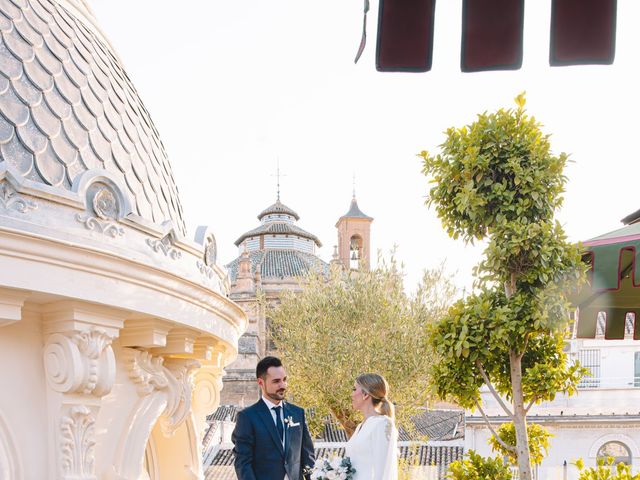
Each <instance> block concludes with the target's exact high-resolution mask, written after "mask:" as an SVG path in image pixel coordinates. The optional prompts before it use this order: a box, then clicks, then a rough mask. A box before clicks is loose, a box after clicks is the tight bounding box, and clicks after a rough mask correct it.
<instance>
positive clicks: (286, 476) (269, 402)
mask: <svg viewBox="0 0 640 480" xmlns="http://www.w3.org/2000/svg"><path fill="white" fill-rule="evenodd" d="M262 401H263V402H264V403H265V404H266V405H267V408H268V409H269V412H271V418H273V424H274V425H275V426H276V430H277V428H278V424H277V423H276V412H275V410H272V409H273V407H280V420H281V421H282V426H283V427H284V428H283V432H284V435H286V432H287V426H286V425H285V423H284V402H280V405H276V404H275V403H273V402H271V401H269V399H268V398H265V397H264V395H263V396H262ZM282 448H284V436H283V437H282ZM283 480H289V476H288V475H285V476H284V479H283Z"/></svg>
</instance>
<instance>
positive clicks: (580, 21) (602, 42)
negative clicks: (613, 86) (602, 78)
mask: <svg viewBox="0 0 640 480" xmlns="http://www.w3.org/2000/svg"><path fill="white" fill-rule="evenodd" d="M616 10H617V2H616V0H553V2H552V6H551V46H550V52H549V63H550V64H551V65H552V66H562V65H587V64H603V65H609V64H611V63H613V59H614V57H615V50H616Z"/></svg>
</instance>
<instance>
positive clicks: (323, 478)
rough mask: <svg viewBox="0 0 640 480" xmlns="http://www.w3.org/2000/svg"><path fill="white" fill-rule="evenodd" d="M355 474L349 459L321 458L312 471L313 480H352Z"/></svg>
mask: <svg viewBox="0 0 640 480" xmlns="http://www.w3.org/2000/svg"><path fill="white" fill-rule="evenodd" d="M355 473H356V469H355V468H353V465H351V460H350V459H349V457H345V458H339V457H333V458H331V459H329V458H319V459H318V460H316V463H315V465H314V466H313V470H312V471H311V480H352V479H353V475H354V474H355Z"/></svg>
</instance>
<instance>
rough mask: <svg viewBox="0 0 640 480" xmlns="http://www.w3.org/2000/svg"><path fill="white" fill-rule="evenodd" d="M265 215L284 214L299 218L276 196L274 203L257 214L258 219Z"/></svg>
mask: <svg viewBox="0 0 640 480" xmlns="http://www.w3.org/2000/svg"><path fill="white" fill-rule="evenodd" d="M267 215H286V216H290V217H293V218H295V219H296V220H300V216H299V215H298V214H297V213H296V212H295V211H294V210H293V209H291V208H289V207H287V206H286V205H285V204H283V203H282V202H280V197H278V200H276V203H274V204H273V205H270V206H268V207H267V208H265V209H264V210H263V211H262V212H260V215H258V220H262V219H263V218H264V217H266V216H267Z"/></svg>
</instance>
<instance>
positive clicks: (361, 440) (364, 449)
mask: <svg viewBox="0 0 640 480" xmlns="http://www.w3.org/2000/svg"><path fill="white" fill-rule="evenodd" d="M388 392H389V385H388V384H387V381H386V380H385V379H384V377H382V376H381V375H378V374H376V373H365V374H363V375H360V376H359V377H358V378H357V379H356V381H355V383H354V386H353V393H352V394H351V404H352V405H353V408H355V409H356V410H360V411H361V412H362V414H363V415H364V420H363V421H362V423H361V424H360V425H358V427H357V428H356V430H355V432H354V433H353V435H352V436H351V438H350V439H349V441H348V442H347V445H346V451H345V456H347V457H349V458H350V459H351V464H352V465H353V467H354V468H355V469H356V473H355V476H354V480H397V478H398V430H397V429H396V426H395V423H394V410H393V404H391V402H390V401H389V399H388V398H387V395H388Z"/></svg>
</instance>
